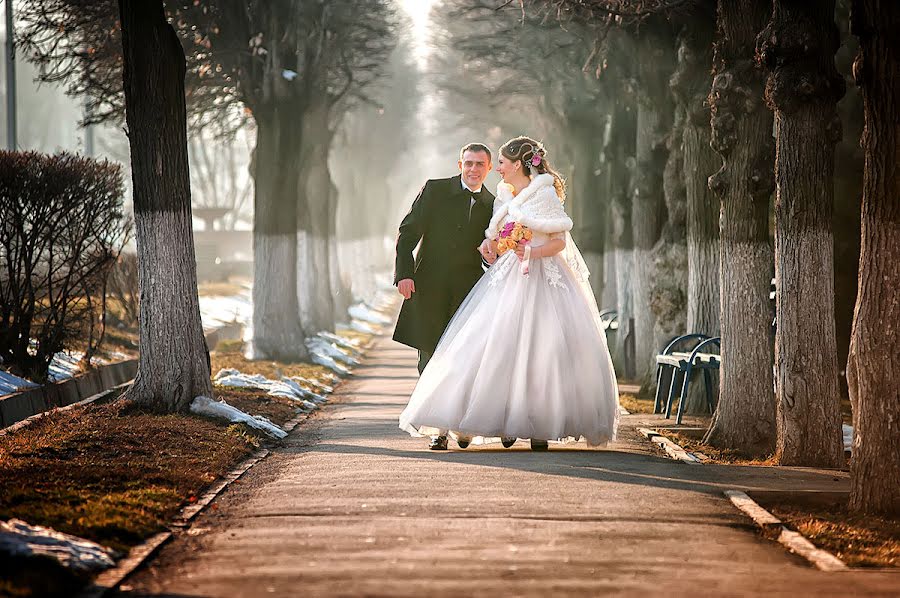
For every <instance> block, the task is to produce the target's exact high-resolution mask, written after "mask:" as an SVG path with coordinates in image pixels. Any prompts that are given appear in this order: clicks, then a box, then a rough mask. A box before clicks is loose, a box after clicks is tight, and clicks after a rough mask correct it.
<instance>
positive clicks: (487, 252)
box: [478, 239, 497, 265]
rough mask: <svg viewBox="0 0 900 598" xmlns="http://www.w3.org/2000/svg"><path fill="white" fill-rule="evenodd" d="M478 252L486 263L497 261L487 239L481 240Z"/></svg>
mask: <svg viewBox="0 0 900 598" xmlns="http://www.w3.org/2000/svg"><path fill="white" fill-rule="evenodd" d="M478 253H480V254H481V257H483V258H484V261H485V262H487V263H488V265H491V264H493V263H494V262H496V261H497V254H496V253H495V252H494V248H493V246H492V245H491V242H490V241H488V240H487V239H485V240H484V241H482V242H481V245H480V246H479V247H478Z"/></svg>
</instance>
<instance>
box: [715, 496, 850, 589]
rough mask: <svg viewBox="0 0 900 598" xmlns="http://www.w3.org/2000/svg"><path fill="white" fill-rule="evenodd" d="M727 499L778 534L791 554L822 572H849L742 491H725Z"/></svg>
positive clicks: (828, 554)
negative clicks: (796, 555)
mask: <svg viewBox="0 0 900 598" xmlns="http://www.w3.org/2000/svg"><path fill="white" fill-rule="evenodd" d="M724 494H725V496H726V498H728V499H729V500H730V501H731V504H733V505H734V506H735V507H737V508H738V510H740V511H741V512H742V513H744V514H745V515H747V516H748V517H750V518H751V519H752V520H753V522H754V523H756V525H757V526H758V527H759V528H760V529H764V530H769V531H774V532H776V533H778V538H777V540H778V543H779V544H781V545H782V546H784V547H785V548H787V549H788V551H789V552H792V553H794V554H799V555H800V556H802V557H803V558H805V559H806V560H807V561H809V562H810V564H812V565H813V566H814V567H815V568H816V569H819V570H820V571H827V572H835V571H849V570H850V567H848V566H847V564H846V563H845V562H844V561H842V560H841V559H839V558H838V557H836V556H835V555H833V554H831V553H830V552H828V551H827V550H824V549H822V548H818V547H817V546H816V545H815V544H813V543H812V542H810V541H809V540H808V539H807V538H806V537H805V536H804V535H803V534H801V533H800V532H796V531H794V530H790V529H788V528H787V527H786V526H785V525H784V523H783V522H782V521H781V520H780V519H778V517H776V516H775V515H773V514H772V513H770V512H769V511H768V510H766V509H765V508H763V507H762V506H760V504H759V503H758V502H756V501H755V500H753V499H752V498H750V496H748V495H747V493H746V492H743V491H741V490H725V491H724Z"/></svg>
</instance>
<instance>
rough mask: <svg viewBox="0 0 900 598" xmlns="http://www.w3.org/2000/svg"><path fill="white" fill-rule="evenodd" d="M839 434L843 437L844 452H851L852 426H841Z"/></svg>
mask: <svg viewBox="0 0 900 598" xmlns="http://www.w3.org/2000/svg"><path fill="white" fill-rule="evenodd" d="M841 433H842V435H843V436H844V450H845V451H852V450H853V426H848V425H847V424H841Z"/></svg>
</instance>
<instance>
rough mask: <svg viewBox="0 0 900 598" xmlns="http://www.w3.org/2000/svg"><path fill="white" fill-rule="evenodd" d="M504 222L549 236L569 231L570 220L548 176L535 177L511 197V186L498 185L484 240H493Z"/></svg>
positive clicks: (551, 178) (551, 177) (570, 226)
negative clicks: (513, 223)
mask: <svg viewBox="0 0 900 598" xmlns="http://www.w3.org/2000/svg"><path fill="white" fill-rule="evenodd" d="M507 216H508V218H507ZM504 220H507V221H515V222H519V223H521V224H524V225H525V226H527V227H528V228H530V229H531V230H533V231H536V232H539V233H545V234H548V235H549V234H553V233H563V232H568V231H569V230H571V229H572V219H571V218H569V216H568V214H566V212H565V210H563V206H562V202H560V201H559V196H558V195H556V189H555V188H554V187H553V176H552V175H549V174H539V175H538V176H536V177H534V179H532V181H531V183H530V184H529V185H528V186H527V187H525V188H524V189H522V191H521V192H520V193H519V194H518V195H516V196H513V194H512V187H511V186H510V185H507V184H506V183H503V182H501V183H500V184H499V185H498V186H497V197H496V199H494V215H493V217H492V218H491V223H490V224H489V225H488V227H487V229H485V231H484V236H485V237H486V238H488V239H496V238H497V237H498V235H499V234H500V229H501V228H502V227H503V223H504Z"/></svg>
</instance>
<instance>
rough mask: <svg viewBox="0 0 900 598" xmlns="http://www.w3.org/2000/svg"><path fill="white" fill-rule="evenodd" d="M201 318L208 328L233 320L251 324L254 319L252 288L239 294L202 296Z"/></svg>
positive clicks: (218, 326)
mask: <svg viewBox="0 0 900 598" xmlns="http://www.w3.org/2000/svg"><path fill="white" fill-rule="evenodd" d="M200 319H201V320H202V321H203V327H204V328H206V329H210V328H220V327H222V326H224V325H225V324H231V323H232V322H238V323H240V324H243V325H245V326H249V325H250V322H252V321H253V299H252V298H251V295H250V290H249V289H248V290H247V291H246V292H244V293H241V294H238V295H211V296H202V297H200Z"/></svg>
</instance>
